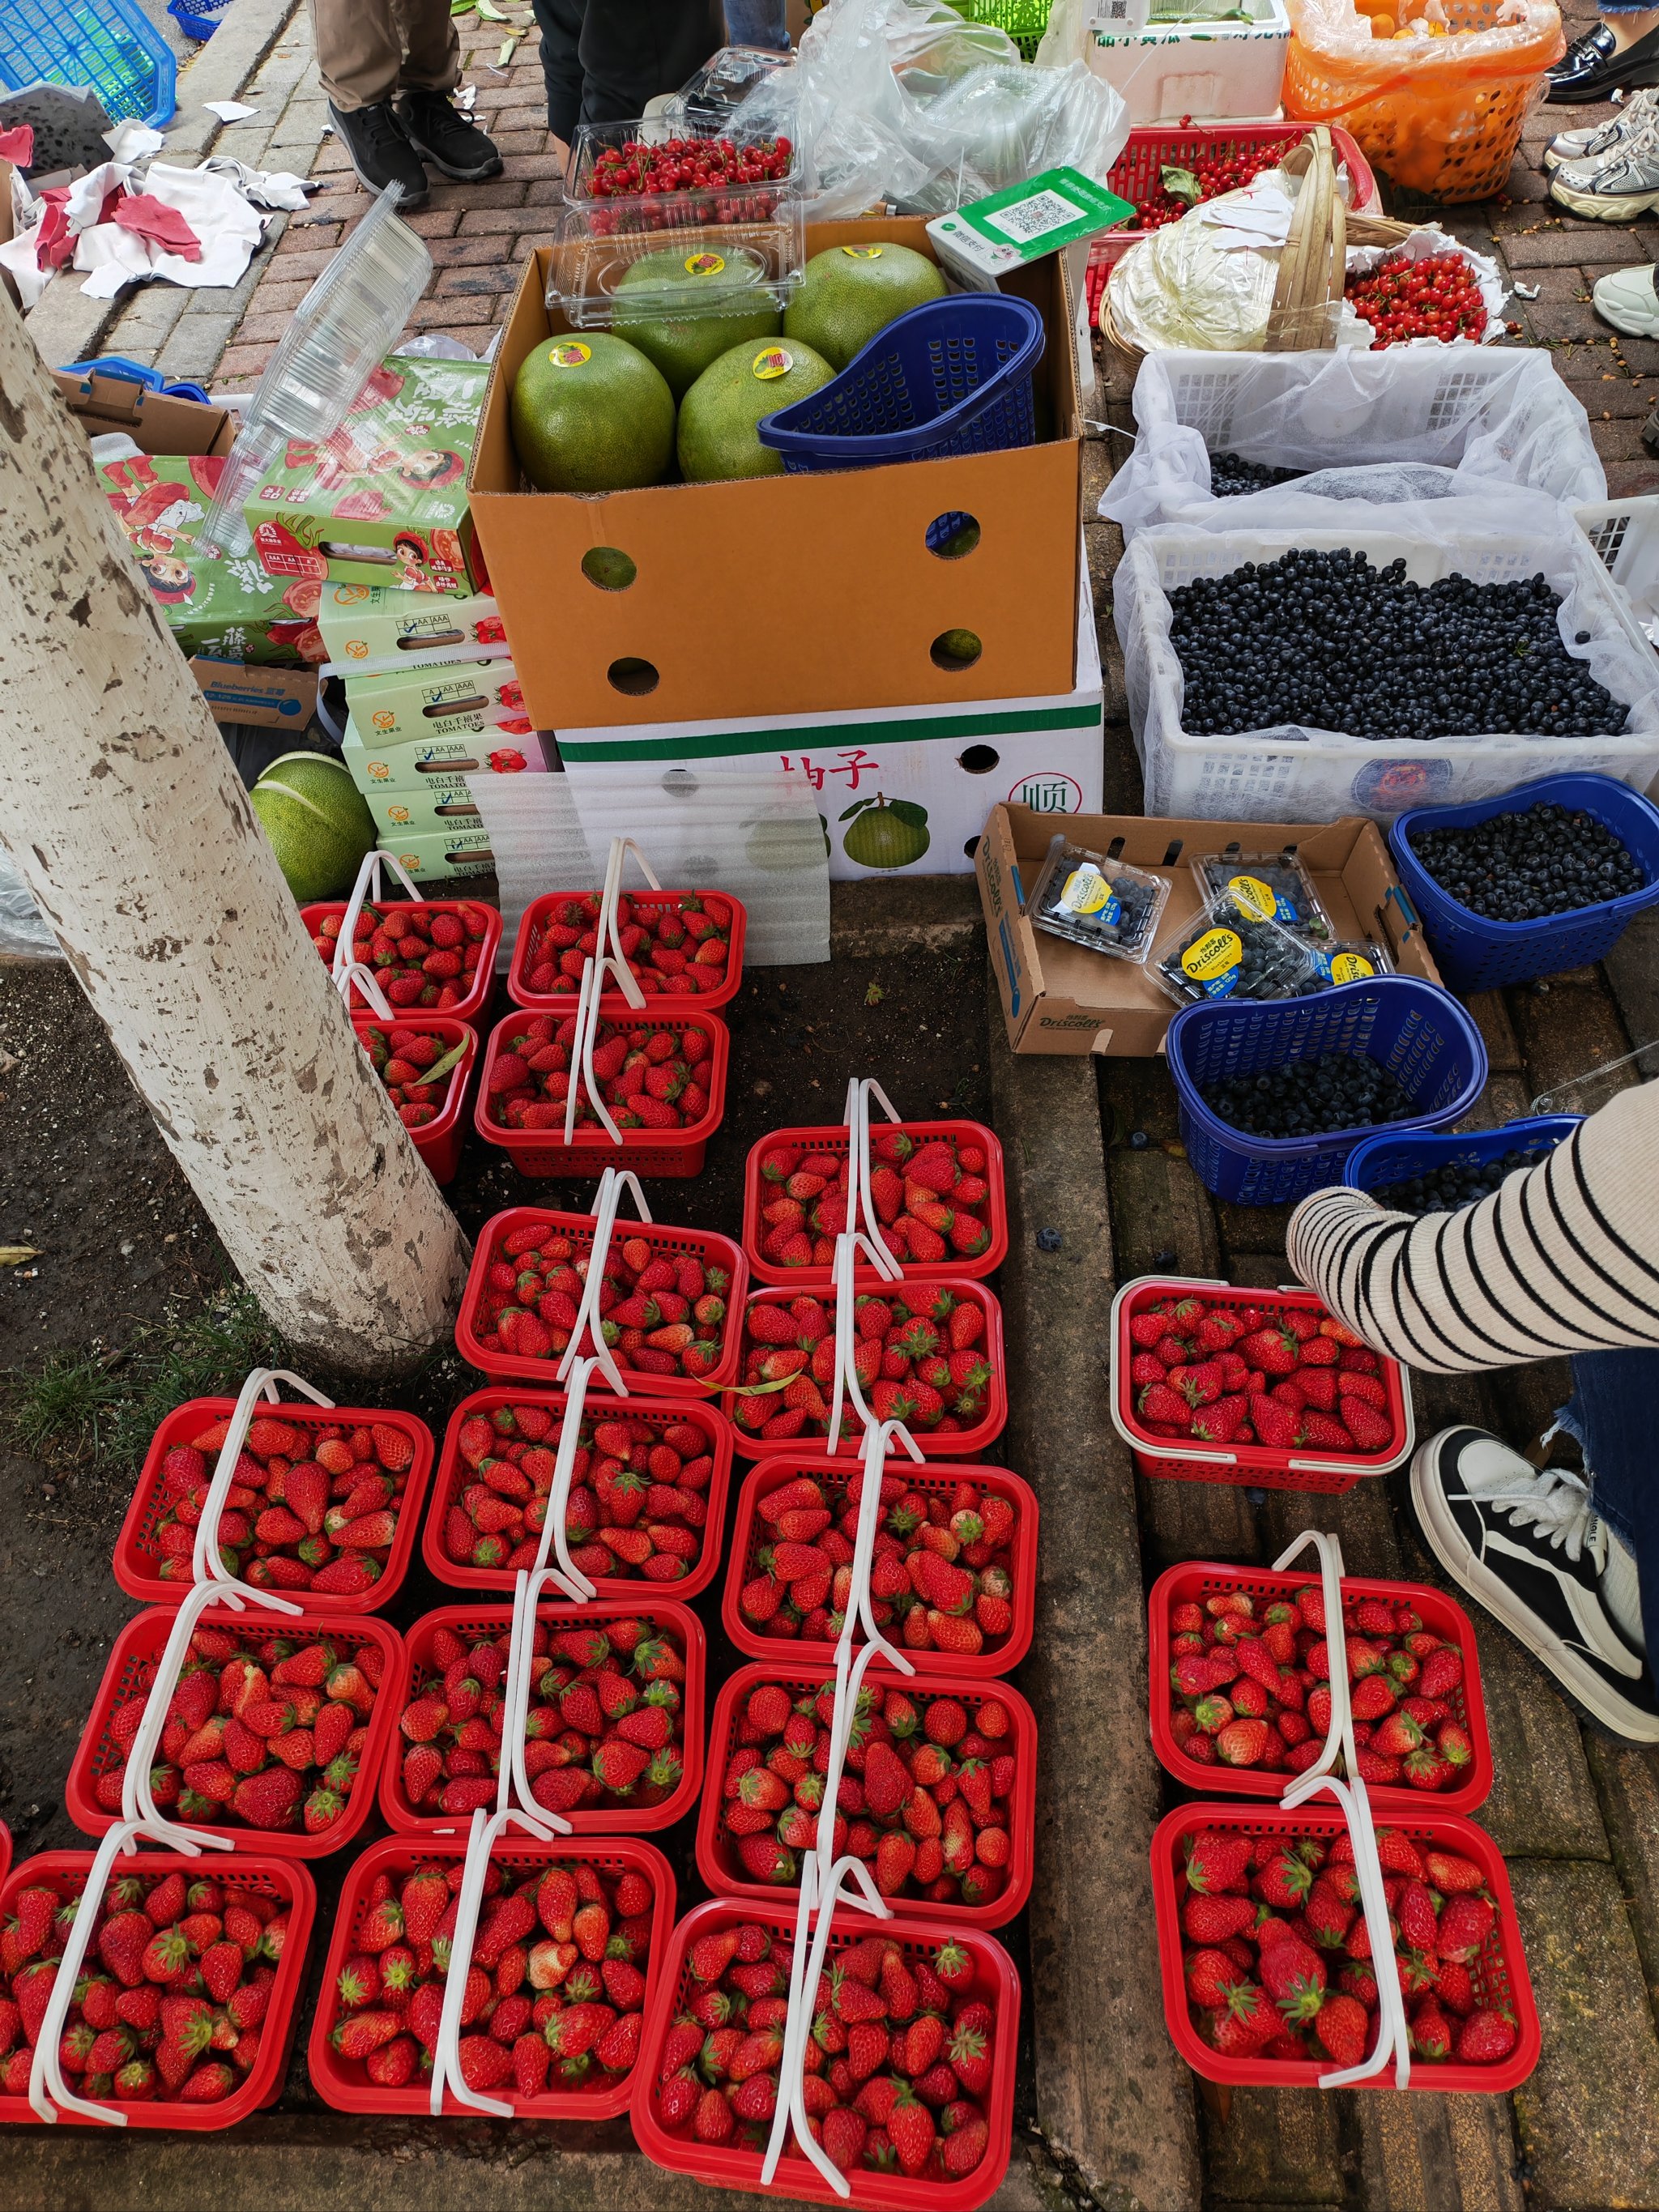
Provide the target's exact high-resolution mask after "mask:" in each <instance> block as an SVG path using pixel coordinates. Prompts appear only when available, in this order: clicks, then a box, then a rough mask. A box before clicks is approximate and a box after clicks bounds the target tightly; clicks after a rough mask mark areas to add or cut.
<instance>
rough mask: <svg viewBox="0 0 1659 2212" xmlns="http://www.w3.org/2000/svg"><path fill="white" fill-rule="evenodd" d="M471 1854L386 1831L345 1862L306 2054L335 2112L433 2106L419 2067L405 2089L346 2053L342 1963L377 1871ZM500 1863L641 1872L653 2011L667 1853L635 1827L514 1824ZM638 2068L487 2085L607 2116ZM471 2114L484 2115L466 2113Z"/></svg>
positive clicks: (501, 1846) (558, 2114)
mask: <svg viewBox="0 0 1659 2212" xmlns="http://www.w3.org/2000/svg"><path fill="white" fill-rule="evenodd" d="M465 1856H466V1845H465V1842H454V1841H452V1840H448V1839H445V1838H437V1839H430V1840H429V1839H426V1838H422V1839H420V1840H416V1838H413V1837H410V1836H383V1837H382V1838H381V1839H380V1842H379V1843H378V1844H370V1845H369V1847H368V1850H366V1851H365V1852H364V1853H363V1855H362V1857H361V1858H360V1859H357V1860H356V1861H354V1863H352V1865H351V1866H350V1867H349V1868H348V1869H347V1871H346V1877H345V1882H344V1885H343V1888H342V1889H341V1892H340V1903H339V1907H338V1910H337V1912H336V1914H335V1917H334V1932H333V1934H332V1935H331V1936H330V1938H329V1945H328V1959H327V1962H326V1964H325V1966H324V1968H323V1979H322V1988H321V1990H320V1991H319V1995H318V1998H317V2016H316V2018H315V2019H314V2020H313V2022H312V2026H311V2041H310V2043H309V2045H308V2046H307V2051H306V2063H307V2066H308V2068H309V2069H310V2072H311V2081H312V2086H313V2088H314V2089H315V2090H316V2092H317V2093H318V2095H319V2097H321V2098H322V2100H323V2101H324V2102H325V2104H328V2105H331V2106H333V2108H334V2110H335V2111H336V2112H407V2113H410V2114H417V2113H418V2114H421V2115H422V2116H426V2115H429V2114H430V2112H431V2109H432V2104H431V2090H430V2087H429V2086H428V2084H427V2083H425V2082H422V2081H421V2080H419V2079H418V2077H417V2078H416V2080H414V2081H410V2082H407V2083H405V2085H404V2087H403V2088H401V2089H389V2088H382V2087H380V2084H379V2083H378V2082H374V2081H370V2080H369V2078H368V2071H367V2069H365V2068H364V2066H363V2065H362V2062H361V2060H357V2059H349V2058H342V2057H340V2054H339V2053H338V2051H336V2050H335V2048H334V2046H333V2045H332V2044H331V2041H330V2040H329V2039H330V2037H331V2034H332V2033H333V2031H334V2027H335V2024H336V2022H337V2021H338V2019H339V2017H340V2000H339V1992H338V1988H337V1984H338V1982H339V1978H340V1970H341V1968H342V1967H343V1966H344V1965H345V1963H346V1961H347V1960H348V1959H349V1958H350V1957H351V1956H352V1955H353V1954H354V1953H355V1952H356V1948H357V1930H358V1929H359V1928H360V1927H361V1926H362V1917H363V1910H364V1904H363V1900H364V1899H365V1897H366V1895H367V1893H368V1886H369V1884H370V1882H371V1881H374V1877H375V1875H380V1874H386V1875H391V1877H392V1881H394V1882H398V1881H402V1879H403V1877H404V1875H408V1874H410V1873H412V1872H413V1870H414V1869H415V1868H416V1867H417V1866H420V1865H422V1864H424V1863H428V1862H429V1861H431V1860H434V1859H435V1860H438V1861H440V1862H454V1863H459V1862H460V1861H462V1860H463V1859H464V1858H465ZM491 1856H492V1857H494V1858H495V1860H496V1861H497V1862H498V1863H500V1864H501V1865H502V1866H505V1867H511V1868H513V1869H515V1870H517V1871H528V1870H529V1869H532V1868H536V1867H548V1866H571V1865H581V1866H591V1867H593V1868H595V1869H597V1870H598V1871H599V1873H600V1874H602V1875H623V1874H630V1873H631V1874H642V1875H645V1876H646V1877H647V1880H648V1881H650V1882H651V1884H652V1886H653V1888H654V1889H655V1891H656V1901H655V1903H654V1904H653V1906H652V1911H651V1948H650V1951H649V1952H648V1954H647V1958H646V1963H645V1969H644V1971H645V1978H646V1996H645V2016H646V2018H647V2020H648V2019H649V2017H650V2012H651V2004H652V1999H653V1996H654V1995H655V1993H656V1984H657V1978H658V1976H659V1973H660V1972H661V1970H662V1961H663V1959H664V1956H665V1953H666V1951H667V1948H668V1942H669V1936H670V1931H671V1928H672V1925H673V1919H674V1905H675V1890H674V1875H673V1870H672V1869H671V1867H670V1866H669V1863H668V1862H667V1860H666V1859H665V1857H663V1855H662V1853H661V1852H660V1851H659V1850H657V1849H656V1847H655V1846H654V1845H653V1844H642V1843H638V1842H636V1841H635V1840H634V1839H633V1838H630V1837H625V1836H618V1837H617V1838H615V1839H614V1840H611V1841H609V1842H604V1843H591V1844H584V1843H579V1842H577V1841H575V1840H574V1838H572V1839H570V1840H568V1841H560V1842H558V1843H552V1844H538V1843H535V1842H533V1841H532V1839H531V1838H529V1837H528V1836H525V1835H520V1834H518V1833H516V1832H509V1833H508V1834H507V1836H505V1837H504V1838H502V1839H501V1842H500V1843H498V1844H496V1846H495V1850H494V1852H493V1853H492V1854H491ZM638 2070H639V2069H638V2067H637V2065H636V2066H635V2068H634V2069H633V2071H632V2072H630V2073H629V2074H625V2075H623V2077H622V2079H621V2080H620V2081H611V2080H609V2079H608V2078H607V2077H605V2075H600V2076H599V2079H598V2080H597V2081H595V2083H594V2086H593V2087H592V2088H591V2089H556V2090H548V2091H547V2092H546V2093H544V2094H543V2095H542V2096H539V2097H521V2096H520V2094H519V2093H518V2091H517V2090H516V2089H515V2088H514V2087H513V2083H512V2081H511V2079H510V2078H509V2079H508V2080H507V2081H504V2082H502V2083H501V2085H500V2087H497V2088H494V2089H492V2090H491V2091H490V2092H489V2094H490V2095H491V2096H492V2097H499V2098H501V2100H503V2102H505V2103H507V2104H510V2105H511V2106H513V2111H514V2112H515V2114H516V2116H517V2117H518V2118H520V2119H524V2120H608V2119H612V2118H615V2117H616V2115H617V2113H618V2112H626V2111H627V2110H628V2104H629V2097H630V2096H631V2095H632V2093H633V2087H634V2074H635V2073H637V2072H638ZM466 2114H467V2108H466V2107H465V2106H459V2105H453V2104H452V2105H448V2106H446V2108H445V2117H446V2118H462V2117H463V2116H464V2115H466ZM468 2116H469V2117H471V2118H477V2117H478V2116H477V2114H476V2113H474V2114H471V2115H468Z"/></svg>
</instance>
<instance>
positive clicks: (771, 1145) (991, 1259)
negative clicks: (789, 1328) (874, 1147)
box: [743, 1121, 1008, 1291]
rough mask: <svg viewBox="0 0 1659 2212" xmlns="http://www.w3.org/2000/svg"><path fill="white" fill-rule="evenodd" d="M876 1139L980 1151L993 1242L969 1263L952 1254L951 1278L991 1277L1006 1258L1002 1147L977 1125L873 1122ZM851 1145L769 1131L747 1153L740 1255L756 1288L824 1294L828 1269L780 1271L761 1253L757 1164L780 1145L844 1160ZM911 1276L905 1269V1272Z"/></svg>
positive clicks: (810, 1133)
mask: <svg viewBox="0 0 1659 2212" xmlns="http://www.w3.org/2000/svg"><path fill="white" fill-rule="evenodd" d="M871 1126H872V1129H874V1130H875V1131H877V1132H879V1131H880V1130H882V1129H884V1128H892V1127H897V1128H900V1129H902V1130H903V1131H904V1133H905V1134H906V1135H907V1136H910V1137H915V1138H918V1139H927V1138H928V1137H954V1138H956V1139H957V1142H958V1143H960V1144H975V1145H977V1146H979V1147H980V1148H981V1151H982V1152H984V1154H985V1160H986V1169H985V1180H986V1182H987V1183H988V1184H989V1186H990V1191H989V1195H988V1196H987V1200H986V1204H985V1212H986V1226H987V1228H988V1229H989V1231H990V1232H991V1242H990V1243H989V1244H988V1245H987V1248H986V1249H985V1250H984V1251H983V1252H981V1254H980V1255H979V1256H978V1258H977V1259H975V1260H969V1259H967V1258H965V1257H964V1256H963V1255H962V1254H961V1253H959V1252H958V1253H953V1254H952V1255H951V1261H950V1267H951V1273H952V1274H956V1275H978V1276H983V1275H993V1274H994V1273H996V1271H997V1269H998V1268H999V1267H1000V1266H1001V1265H1002V1262H1003V1261H1004V1260H1005V1259H1006V1257H1007V1254H1008V1201H1007V1194H1006V1190H1005V1188H1004V1185H1003V1173H1002V1146H1000V1144H999V1143H998V1142H997V1140H996V1139H995V1137H994V1135H993V1134H992V1133H991V1132H990V1130H989V1129H987V1128H986V1127H984V1125H983V1124H982V1123H981V1122H979V1121H900V1122H897V1123H893V1122H885V1121H884V1122H873V1123H872V1125H871ZM851 1143H852V1139H851V1138H850V1136H849V1135H848V1131H847V1129H846V1127H844V1126H842V1127H832V1128H816V1129H773V1130H771V1131H770V1132H769V1133H768V1134H767V1135H766V1136H764V1137H763V1138H762V1139H761V1140H760V1142H759V1143H758V1144H757V1145H755V1146H751V1147H750V1153H749V1158H748V1162H747V1164H746V1165H745V1166H744V1171H743V1249H744V1253H745V1254H746V1255H747V1256H748V1260H749V1272H750V1274H751V1275H752V1276H753V1277H754V1279H755V1280H756V1281H757V1283H787V1284H788V1285H790V1286H791V1288H792V1289H797V1290H803V1291H811V1290H823V1289H824V1288H825V1287H827V1285H828V1284H829V1279H830V1270H829V1268H828V1267H778V1266H777V1265H776V1264H775V1261H770V1260H767V1259H765V1258H763V1256H762V1253H761V1206H762V1205H763V1203H764V1200H763V1189H764V1178H763V1176H762V1174H761V1162H762V1160H763V1159H764V1158H766V1156H767V1154H768V1153H769V1152H774V1151H775V1150H776V1148H777V1147H778V1146H780V1145H803V1146H806V1147H808V1148H809V1149H810V1150H811V1151H812V1152H833V1153H835V1154H836V1157H837V1158H842V1159H844V1158H846V1156H847V1153H848V1150H849V1148H850V1146H851ZM905 1272H906V1273H907V1274H908V1273H910V1272H912V1271H911V1270H909V1269H908V1268H907V1269H906V1271H905Z"/></svg>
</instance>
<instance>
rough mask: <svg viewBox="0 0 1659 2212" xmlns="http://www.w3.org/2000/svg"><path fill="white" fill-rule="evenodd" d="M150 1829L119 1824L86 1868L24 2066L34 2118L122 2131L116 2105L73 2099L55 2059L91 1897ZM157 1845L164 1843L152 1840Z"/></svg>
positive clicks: (89, 1922) (123, 2118) (84, 1946)
mask: <svg viewBox="0 0 1659 2212" xmlns="http://www.w3.org/2000/svg"><path fill="white" fill-rule="evenodd" d="M146 1834H149V1830H148V1829H147V1828H146V1827H145V1826H144V1825H143V1822H142V1821H138V1820H120V1821H118V1822H117V1823H116V1825H115V1826H114V1827H112V1829H111V1830H110V1831H109V1832H108V1834H107V1835H106V1836H105V1837H104V1838H103V1840H102V1841H101V1842H100V1844H99V1846H98V1849H97V1850H96V1851H95V1852H94V1854H93V1860H92V1864H91V1865H90V1866H89V1867H88V1869H87V1879H86V1884H85V1887H83V1888H82V1892H81V1899H82V1909H81V1910H80V1911H77V1912H76V1916H75V1918H74V1920H73V1922H72V1923H70V1934H69V1941H68V1942H67V1943H65V1945H64V1955H63V1957H62V1958H61V1959H60V1960H58V1974H57V1978H56V1979H55V1980H54V1981H53V1983H52V1995H51V1996H49V1997H48V1998H47V1999H46V2011H45V2013H44V2014H43V2015H41V2020H40V2033H39V2034H38V2036H37V2037H36V2039H35V2045H34V2057H33V2061H32V2063H31V2064H30V2067H29V2104H30V2106H31V2107H32V2108H33V2112H34V2116H35V2118H37V2119H41V2120H45V2121H46V2122H47V2124H49V2125H50V2124H52V2123H53V2122H55V2121H57V2120H58V2119H60V2118H62V2117H63V2115H64V2113H65V2112H75V2113H76V2114H78V2115H79V2117H80V2118H82V2119H83V2120H97V2121H100V2122H101V2123H102V2124H104V2125H105V2126H106V2127H112V2128H124V2127H125V2126H126V2124H127V2114H126V2113H125V2112H124V2111H123V2110H122V2109H121V2108H120V2107H119V2106H116V2105H94V2104H91V2103H89V2102H88V2100H87V2099H86V2098H84V2097H77V2096H76V2093H75V2092H74V2091H73V2090H72V2089H71V2088H70V2086H69V2084H68V2083H67V2082H66V2081H64V2069H63V2066H62V2064H61V2063H59V2059H58V2047H59V2045H60V2044H61V2042H62V2040H63V2035H64V2022H65V2021H67V2020H68V2018H69V2008H70V2004H71V2003H72V2002H74V1998H75V1985H76V1982H77V1981H79V1979H80V1978H81V1968H82V1964H83V1963H84V1961H85V1959H86V1955H87V1953H88V1951H89V1950H90V1949H91V1948H92V1931H93V1927H94V1923H95V1922H96V1921H97V1918H98V1913H97V1909H96V1906H95V1904H89V1903H88V1900H89V1899H98V1898H100V1897H101V1896H102V1895H103V1893H104V1888H105V1886H106V1883H107V1882H108V1881H109V1878H110V1872H111V1869H112V1868H113V1866H114V1864H115V1862H116V1860H117V1859H118V1857H120V1856H121V1854H122V1853H123V1852H124V1851H125V1852H131V1850H132V1849H133V1847H134V1845H135V1844H136V1842H137V1838H139V1837H140V1836H142V1835H146ZM154 1840H155V1842H157V1843H161V1842H164V1841H165V1840H166V1838H163V1837H161V1836H157V1837H155V1838H154Z"/></svg>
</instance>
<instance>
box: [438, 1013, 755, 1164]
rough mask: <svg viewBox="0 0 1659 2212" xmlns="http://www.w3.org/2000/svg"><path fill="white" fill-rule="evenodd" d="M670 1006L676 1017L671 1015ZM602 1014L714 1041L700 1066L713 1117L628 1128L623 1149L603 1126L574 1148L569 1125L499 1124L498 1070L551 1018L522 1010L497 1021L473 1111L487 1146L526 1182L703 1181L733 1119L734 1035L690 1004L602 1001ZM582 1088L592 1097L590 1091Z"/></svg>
mask: <svg viewBox="0 0 1659 2212" xmlns="http://www.w3.org/2000/svg"><path fill="white" fill-rule="evenodd" d="M670 1007H672V1009H673V1011H672V1012H669V1011H668V1009H669V1008H670ZM599 1015H600V1018H601V1019H602V1020H604V1021H607V1022H609V1023H611V1024H612V1025H613V1027H615V1028H617V1029H625V1030H651V1031H653V1033H654V1032H655V1031H657V1030H672V1031H673V1032H674V1034H675V1035H676V1036H684V1035H685V1034H686V1032H687V1031H688V1030H701V1032H702V1035H703V1036H706V1037H707V1038H708V1060H707V1061H706V1062H702V1063H700V1066H701V1065H706V1066H707V1067H708V1085H707V1089H708V1110H707V1111H706V1112H705V1113H704V1114H702V1115H701V1116H700V1117H699V1119H698V1120H696V1121H692V1122H690V1123H688V1124H687V1126H686V1127H684V1128H683V1129H624V1130H623V1133H622V1142H621V1144H620V1145H618V1144H617V1141H616V1139H615V1138H614V1137H612V1135H611V1132H610V1131H609V1130H608V1129H607V1128H606V1127H605V1125H604V1123H603V1122H601V1121H580V1122H578V1123H577V1125H576V1127H575V1129H574V1132H573V1133H572V1136H571V1140H570V1142H569V1143H568V1145H567V1144H566V1142H565V1141H564V1126H563V1123H562V1122H561V1123H560V1124H559V1126H558V1127H556V1128H552V1129H509V1128H508V1127H506V1125H505V1124H504V1123H502V1122H500V1121H495V1119H494V1118H493V1117H492V1115H491V1114H490V1110H489V1108H490V1102H491V1097H492V1094H491V1091H490V1082H491V1079H492V1078H493V1076H494V1073H495V1063H496V1061H497V1060H500V1059H501V1056H502V1054H505V1053H506V1052H507V1050H508V1049H509V1048H510V1047H511V1046H512V1044H513V1040H514V1039H515V1038H518V1037H520V1036H523V1035H524V1033H525V1031H526V1029H527V1028H528V1027H529V1025H530V1024H531V1023H532V1022H533V1021H540V1020H545V1019H547V1018H549V1017H547V1016H545V1015H539V1014H532V1013H528V1012H523V1011H522V1010H521V1011H520V1012H517V1013H511V1014H508V1015H507V1018H505V1020H503V1021H500V1022H497V1023H496V1024H495V1028H494V1029H493V1030H491V1031H490V1032H489V1045H488V1046H487V1048H485V1053H484V1063H483V1078H482V1079H481V1080H480V1082H479V1085H478V1096H477V1103H476V1105H475V1107H474V1109H473V1120H474V1121H475V1123H476V1125H477V1132H478V1134H479V1135H480V1136H481V1137H482V1138H483V1140H484V1142H485V1143H486V1144H489V1145H499V1146H501V1150H502V1151H503V1152H505V1153H506V1154H507V1158H509V1159H510V1160H511V1161H512V1163H513V1166H514V1167H515V1168H517V1170H519V1173H520V1175H525V1176H588V1175H594V1176H596V1175H598V1174H599V1172H600V1170H602V1169H604V1168H606V1167H610V1166H612V1165H615V1166H617V1167H622V1168H632V1170H634V1172H635V1175H641V1176H676V1177H680V1178H684V1176H694V1175H700V1174H701V1173H702V1162H703V1154H704V1152H705V1151H706V1150H707V1149H708V1139H710V1137H712V1136H713V1135H714V1132H715V1130H716V1129H718V1128H719V1127H720V1120H721V1116H722V1115H724V1114H725V1112H726V1067H727V1065H728V1064H729V1062H730V1060H731V1057H732V1032H731V1031H730V1030H728V1029H727V1028H726V1024H725V1023H724V1022H723V1021H722V1020H721V1019H720V1016H719V1015H718V1014H706V1013H704V1012H702V1010H701V1009H700V1008H698V1007H696V1003H695V1001H693V1002H690V1003H687V1002H685V1001H683V1000H678V999H674V1000H647V1003H646V1005H645V1006H644V1008H643V1009H636V1008H635V1007H633V1006H629V1003H628V1001H627V1000H626V999H624V998H622V997H620V996H618V997H614V998H604V999H601V1000H600V1001H599ZM583 1087H584V1091H586V1085H584V1086H583ZM612 1111H613V1113H614V1111H615V1109H612Z"/></svg>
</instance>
